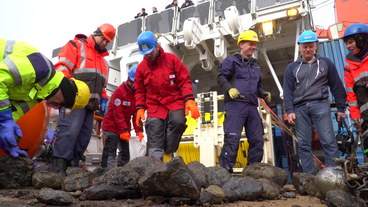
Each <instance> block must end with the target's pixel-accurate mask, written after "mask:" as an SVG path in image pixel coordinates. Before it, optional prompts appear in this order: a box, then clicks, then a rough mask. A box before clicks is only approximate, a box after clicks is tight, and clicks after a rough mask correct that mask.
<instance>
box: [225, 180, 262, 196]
mask: <svg viewBox="0 0 368 207" xmlns="http://www.w3.org/2000/svg"><path fill="white" fill-rule="evenodd" d="M222 189H224V190H225V192H228V191H229V190H233V191H235V192H236V193H237V194H238V198H239V200H246V201H255V200H257V199H258V198H259V197H260V196H261V194H262V192H263V186H262V184H261V183H259V182H257V181H255V180H254V178H252V177H245V178H240V179H231V180H230V181H229V182H227V183H225V185H223V186H222Z"/></svg>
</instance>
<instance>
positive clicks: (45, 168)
mask: <svg viewBox="0 0 368 207" xmlns="http://www.w3.org/2000/svg"><path fill="white" fill-rule="evenodd" d="M45 171H47V172H53V173H59V172H58V171H57V170H56V169H55V168H54V167H53V166H51V165H40V166H38V167H36V168H35V169H34V173H36V172H45Z"/></svg>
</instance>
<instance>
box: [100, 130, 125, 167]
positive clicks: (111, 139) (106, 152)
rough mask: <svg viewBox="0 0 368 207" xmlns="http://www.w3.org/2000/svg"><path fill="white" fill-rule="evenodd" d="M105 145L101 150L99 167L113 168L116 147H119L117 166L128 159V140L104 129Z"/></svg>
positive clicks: (120, 165) (123, 163)
mask: <svg viewBox="0 0 368 207" xmlns="http://www.w3.org/2000/svg"><path fill="white" fill-rule="evenodd" d="M104 135H105V145H104V147H103V151H102V162H101V167H108V168H114V167H115V158H116V147H117V146H118V148H119V154H118V161H117V166H118V167H122V166H124V165H125V164H127V163H128V162H129V160H130V152H129V142H127V141H126V140H122V139H120V136H119V135H118V134H116V133H115V132H111V131H104Z"/></svg>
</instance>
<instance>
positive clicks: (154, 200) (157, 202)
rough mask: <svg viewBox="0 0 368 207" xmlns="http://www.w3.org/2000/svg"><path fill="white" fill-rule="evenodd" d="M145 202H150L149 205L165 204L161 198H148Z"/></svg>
mask: <svg viewBox="0 0 368 207" xmlns="http://www.w3.org/2000/svg"><path fill="white" fill-rule="evenodd" d="M146 200H147V201H151V205H161V204H163V203H165V198H164V197H163V196H148V197H147V198H146Z"/></svg>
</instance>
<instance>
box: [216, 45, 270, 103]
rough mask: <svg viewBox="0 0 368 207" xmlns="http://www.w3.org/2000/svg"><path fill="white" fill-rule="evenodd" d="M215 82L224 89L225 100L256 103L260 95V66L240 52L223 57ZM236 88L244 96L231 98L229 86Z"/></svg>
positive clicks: (261, 91) (261, 90)
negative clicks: (242, 97)
mask: <svg viewBox="0 0 368 207" xmlns="http://www.w3.org/2000/svg"><path fill="white" fill-rule="evenodd" d="M217 83H218V85H220V86H221V87H222V88H223V89H224V96H225V102H228V101H240V102H247V103H252V104H254V105H258V97H261V98H263V97H262V93H263V92H264V90H263V89H262V88H261V68H260V67H259V65H258V64H257V60H256V59H254V58H252V57H251V58H249V59H246V58H244V57H243V56H242V55H241V54H240V53H238V52H237V53H235V54H234V56H230V57H227V58H225V60H224V61H222V63H221V65H220V72H219V74H218V76H217ZM234 87H235V88H236V89H238V91H239V92H240V93H241V94H242V95H243V96H244V97H245V98H244V99H241V98H237V99H231V98H230V95H229V92H228V91H229V90H230V88H234Z"/></svg>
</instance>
